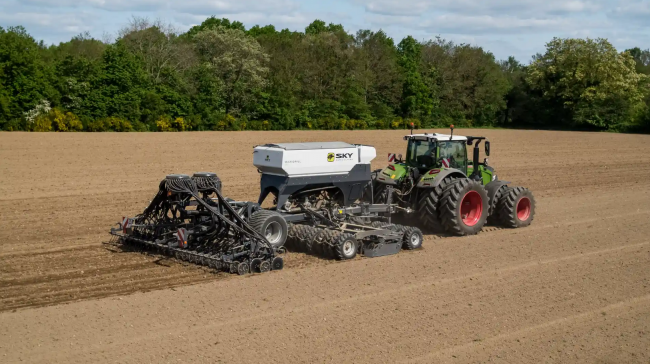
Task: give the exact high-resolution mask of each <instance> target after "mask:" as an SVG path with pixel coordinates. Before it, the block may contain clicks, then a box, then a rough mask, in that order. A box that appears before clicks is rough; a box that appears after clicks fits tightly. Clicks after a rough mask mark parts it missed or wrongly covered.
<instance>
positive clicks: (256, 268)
mask: <svg viewBox="0 0 650 364" xmlns="http://www.w3.org/2000/svg"><path fill="white" fill-rule="evenodd" d="M261 264H262V259H260V258H255V259H253V260H251V272H255V273H261V272H260V266H261Z"/></svg>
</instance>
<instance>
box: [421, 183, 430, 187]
mask: <svg viewBox="0 0 650 364" xmlns="http://www.w3.org/2000/svg"><path fill="white" fill-rule="evenodd" d="M423 186H431V185H430V184H428V183H424V184H423Z"/></svg>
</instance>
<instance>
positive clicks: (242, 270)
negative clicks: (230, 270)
mask: <svg viewBox="0 0 650 364" xmlns="http://www.w3.org/2000/svg"><path fill="white" fill-rule="evenodd" d="M250 271H251V267H250V265H248V263H246V262H242V263H239V265H237V274H239V275H240V276H243V275H245V274H248V273H250Z"/></svg>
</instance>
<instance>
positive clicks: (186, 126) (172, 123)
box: [156, 116, 191, 131]
mask: <svg viewBox="0 0 650 364" xmlns="http://www.w3.org/2000/svg"><path fill="white" fill-rule="evenodd" d="M156 128H157V129H158V131H186V130H190V129H191V126H190V123H189V122H187V121H185V119H183V118H182V117H178V118H176V119H174V120H172V119H171V118H170V117H168V116H163V117H162V118H160V119H159V120H158V121H156Z"/></svg>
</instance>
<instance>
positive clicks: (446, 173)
mask: <svg viewBox="0 0 650 364" xmlns="http://www.w3.org/2000/svg"><path fill="white" fill-rule="evenodd" d="M427 177H428V173H426V174H424V175H422V178H420V181H419V182H418V186H417V187H418V188H434V187H437V186H438V185H439V184H440V183H441V182H442V180H443V179H445V178H447V177H457V178H467V175H465V173H463V172H462V171H461V170H459V169H456V168H447V169H444V170H442V171H440V173H438V174H437V175H436V176H435V177H434V178H427Z"/></svg>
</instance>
